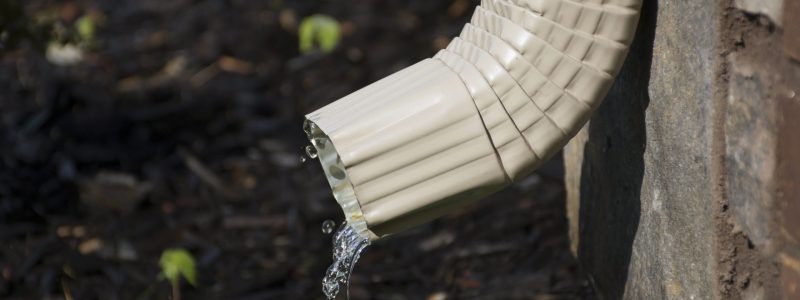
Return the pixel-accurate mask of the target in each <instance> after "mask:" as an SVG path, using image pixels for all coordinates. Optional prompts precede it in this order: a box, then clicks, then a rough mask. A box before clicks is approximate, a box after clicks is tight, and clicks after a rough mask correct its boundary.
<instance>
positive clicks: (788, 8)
mask: <svg viewBox="0 0 800 300" xmlns="http://www.w3.org/2000/svg"><path fill="white" fill-rule="evenodd" d="M797 16H800V1H797V0H784V1H783V28H784V29H783V51H784V52H786V55H788V56H789V57H791V58H794V59H795V60H798V61H800V18H798V17H797Z"/></svg>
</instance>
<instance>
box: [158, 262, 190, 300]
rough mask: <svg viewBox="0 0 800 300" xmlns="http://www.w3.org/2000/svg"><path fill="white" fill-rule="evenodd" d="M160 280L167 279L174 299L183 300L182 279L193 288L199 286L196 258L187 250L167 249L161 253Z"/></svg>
mask: <svg viewBox="0 0 800 300" xmlns="http://www.w3.org/2000/svg"><path fill="white" fill-rule="evenodd" d="M158 264H159V266H161V274H159V275H158V276H159V278H162V279H163V278H166V279H167V280H169V283H170V284H171V285H172V299H173V300H180V299H181V285H180V284H181V277H183V279H185V280H186V281H187V282H189V284H191V285H192V286H197V269H196V268H195V263H194V257H193V256H192V254H191V253H189V251H186V250H185V249H167V250H164V252H163V253H161V259H160V260H159V262H158Z"/></svg>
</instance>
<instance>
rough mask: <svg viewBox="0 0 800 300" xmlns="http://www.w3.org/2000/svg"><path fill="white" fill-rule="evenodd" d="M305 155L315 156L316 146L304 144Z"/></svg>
mask: <svg viewBox="0 0 800 300" xmlns="http://www.w3.org/2000/svg"><path fill="white" fill-rule="evenodd" d="M306 155H308V157H309V158H312V159H314V158H317V148H314V146H311V145H308V146H306Z"/></svg>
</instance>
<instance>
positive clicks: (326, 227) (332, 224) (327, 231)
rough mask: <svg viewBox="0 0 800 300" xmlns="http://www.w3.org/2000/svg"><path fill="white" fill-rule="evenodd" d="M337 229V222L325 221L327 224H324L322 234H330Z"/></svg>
mask: <svg viewBox="0 0 800 300" xmlns="http://www.w3.org/2000/svg"><path fill="white" fill-rule="evenodd" d="M335 228H336V222H334V221H333V220H325V222H322V233H324V234H330V233H331V232H333V229H335Z"/></svg>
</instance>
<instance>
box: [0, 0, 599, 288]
mask: <svg viewBox="0 0 800 300" xmlns="http://www.w3.org/2000/svg"><path fill="white" fill-rule="evenodd" d="M475 5H477V1H469V0H436V1H433V0H405V1H378V0H374V1H365V0H354V1H346V2H341V1H340V2H335V1H302V0H283V1H281V0H262V1H243V0H173V1H161V0H138V1H119V0H94V1H91V0H85V1H38V0H37V1H16V0H0V142H1V143H2V145H3V146H2V147H1V148H0V241H2V245H0V298H3V299H66V300H71V299H168V298H172V297H174V296H173V293H174V292H173V291H172V288H171V287H170V284H169V282H168V281H166V280H163V279H159V273H160V272H161V271H162V270H161V266H160V264H159V260H160V257H161V256H162V253H163V252H164V251H165V250H167V249H170V248H180V249H185V250H187V251H188V253H190V255H191V257H192V258H193V259H194V260H195V262H196V270H195V272H196V276H197V280H196V282H195V283H196V284H194V285H192V284H191V283H189V282H186V281H183V282H182V283H181V285H180V287H179V288H180V290H181V293H182V296H183V298H184V299H321V298H322V293H321V284H320V280H321V278H322V276H323V275H324V272H325V269H326V268H327V266H328V264H330V262H331V250H330V239H331V236H330V235H326V234H324V233H323V232H322V230H321V229H320V228H321V225H322V223H323V221H325V220H328V219H331V220H335V221H337V222H339V221H341V220H342V219H343V217H342V215H341V212H340V211H339V208H338V206H337V204H336V202H335V201H334V200H333V198H332V196H331V193H330V190H329V189H328V186H327V183H326V182H325V179H324V176H323V174H322V172H321V170H320V168H319V165H318V164H317V163H316V162H315V161H309V162H306V163H301V162H300V155H301V148H302V147H303V146H304V145H306V144H307V142H306V140H305V137H304V134H303V132H302V130H301V125H302V121H303V115H304V114H306V113H309V112H311V111H313V110H315V109H317V108H319V107H322V106H323V105H325V104H327V103H329V102H332V101H334V100H336V99H338V98H340V97H342V96H345V95H347V94H348V93H350V92H353V91H355V90H357V89H359V88H361V87H363V86H365V85H367V84H369V83H371V82H374V81H376V80H378V79H380V78H382V77H384V76H386V75H388V74H391V73H393V72H395V71H398V70H400V69H402V68H404V67H406V66H408V65H410V64H412V63H415V62H417V61H419V60H421V59H423V58H427V57H430V56H432V55H433V54H435V53H436V51H437V50H438V49H441V48H444V47H445V46H446V45H447V43H448V42H449V41H450V38H451V37H453V36H455V35H457V34H458V32H459V31H460V29H461V27H462V26H463V24H464V23H465V22H467V21H468V18H469V16H470V15H471V13H472V9H473V8H474V6H475ZM562 176H563V168H562V167H561V161H560V158H556V159H554V160H553V161H552V162H551V163H550V164H549V165H547V166H545V167H544V168H543V170H542V171H540V172H539V173H537V174H534V175H532V176H530V177H529V178H527V179H526V180H523V181H522V182H521V183H518V184H516V185H514V186H513V187H512V188H510V189H506V190H505V191H503V192H501V193H500V194H497V195H495V196H493V197H491V198H490V199H485V200H483V201H481V202H480V203H478V204H477V205H475V206H473V207H470V208H468V209H466V210H464V211H460V212H457V213H454V214H451V215H449V216H446V217H444V218H442V219H439V220H437V221H435V222H433V223H431V224H428V225H425V226H421V227H419V228H416V229H414V230H411V231H410V232H406V233H403V234H400V235H397V236H394V237H391V238H389V239H386V240H383V241H380V242H378V243H376V244H374V245H373V246H371V247H369V248H367V250H366V252H365V254H364V255H363V256H362V258H361V260H360V261H359V263H358V264H357V265H356V268H355V271H354V273H353V276H352V282H351V286H350V294H351V297H352V299H430V300H440V299H586V298H592V295H591V288H590V285H589V283H588V282H587V280H586V279H585V277H584V276H583V275H582V274H581V273H580V271H579V268H578V265H577V263H576V261H575V260H574V259H573V258H572V256H571V254H570V252H569V245H568V240H567V233H566V231H567V225H566V219H565V215H564V187H563V183H562Z"/></svg>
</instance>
